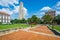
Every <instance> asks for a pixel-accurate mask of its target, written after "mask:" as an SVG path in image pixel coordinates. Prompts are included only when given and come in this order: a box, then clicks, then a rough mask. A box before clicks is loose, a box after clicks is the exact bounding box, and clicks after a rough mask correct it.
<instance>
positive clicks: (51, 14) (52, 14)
mask: <svg viewBox="0 0 60 40" xmlns="http://www.w3.org/2000/svg"><path fill="white" fill-rule="evenodd" d="M55 13H56V12H55V11H52V10H49V11H48V12H45V14H46V15H47V14H48V15H50V16H51V17H52V18H54V17H55Z"/></svg>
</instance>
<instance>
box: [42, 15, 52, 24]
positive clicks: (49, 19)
mask: <svg viewBox="0 0 60 40" xmlns="http://www.w3.org/2000/svg"><path fill="white" fill-rule="evenodd" d="M42 18H43V21H44V23H45V24H51V23H52V17H51V16H50V15H44V16H43V17H42Z"/></svg>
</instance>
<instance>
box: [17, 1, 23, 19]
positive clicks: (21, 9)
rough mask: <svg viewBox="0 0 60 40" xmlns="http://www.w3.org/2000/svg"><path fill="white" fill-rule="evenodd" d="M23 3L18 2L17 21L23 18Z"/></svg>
mask: <svg viewBox="0 0 60 40" xmlns="http://www.w3.org/2000/svg"><path fill="white" fill-rule="evenodd" d="M23 8H24V7H23V2H20V7H19V16H18V17H19V19H20V20H21V19H23V18H24V10H23Z"/></svg>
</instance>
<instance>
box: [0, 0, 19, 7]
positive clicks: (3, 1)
mask: <svg viewBox="0 0 60 40" xmlns="http://www.w3.org/2000/svg"><path fill="white" fill-rule="evenodd" d="M14 3H16V4H18V0H0V5H1V6H9V4H10V5H14Z"/></svg>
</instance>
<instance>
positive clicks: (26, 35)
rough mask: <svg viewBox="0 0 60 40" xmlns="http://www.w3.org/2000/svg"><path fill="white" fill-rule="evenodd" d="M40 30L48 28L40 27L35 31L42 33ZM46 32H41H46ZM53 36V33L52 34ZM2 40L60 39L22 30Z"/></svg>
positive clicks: (0, 38)
mask: <svg viewBox="0 0 60 40" xmlns="http://www.w3.org/2000/svg"><path fill="white" fill-rule="evenodd" d="M39 28H42V29H48V28H47V27H46V26H39V27H38V28H36V29H34V31H38V32H40V30H39ZM48 30H49V29H48ZM44 31H45V30H44ZM44 31H41V32H44ZM50 32H51V31H50ZM50 32H49V34H50ZM45 33H46V32H45ZM47 33H48V32H47ZM51 34H53V33H52V32H51ZM0 40H60V38H57V37H52V36H45V35H41V34H35V33H32V32H26V31H22V30H20V31H18V32H14V33H11V34H8V35H4V36H1V37H0Z"/></svg>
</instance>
